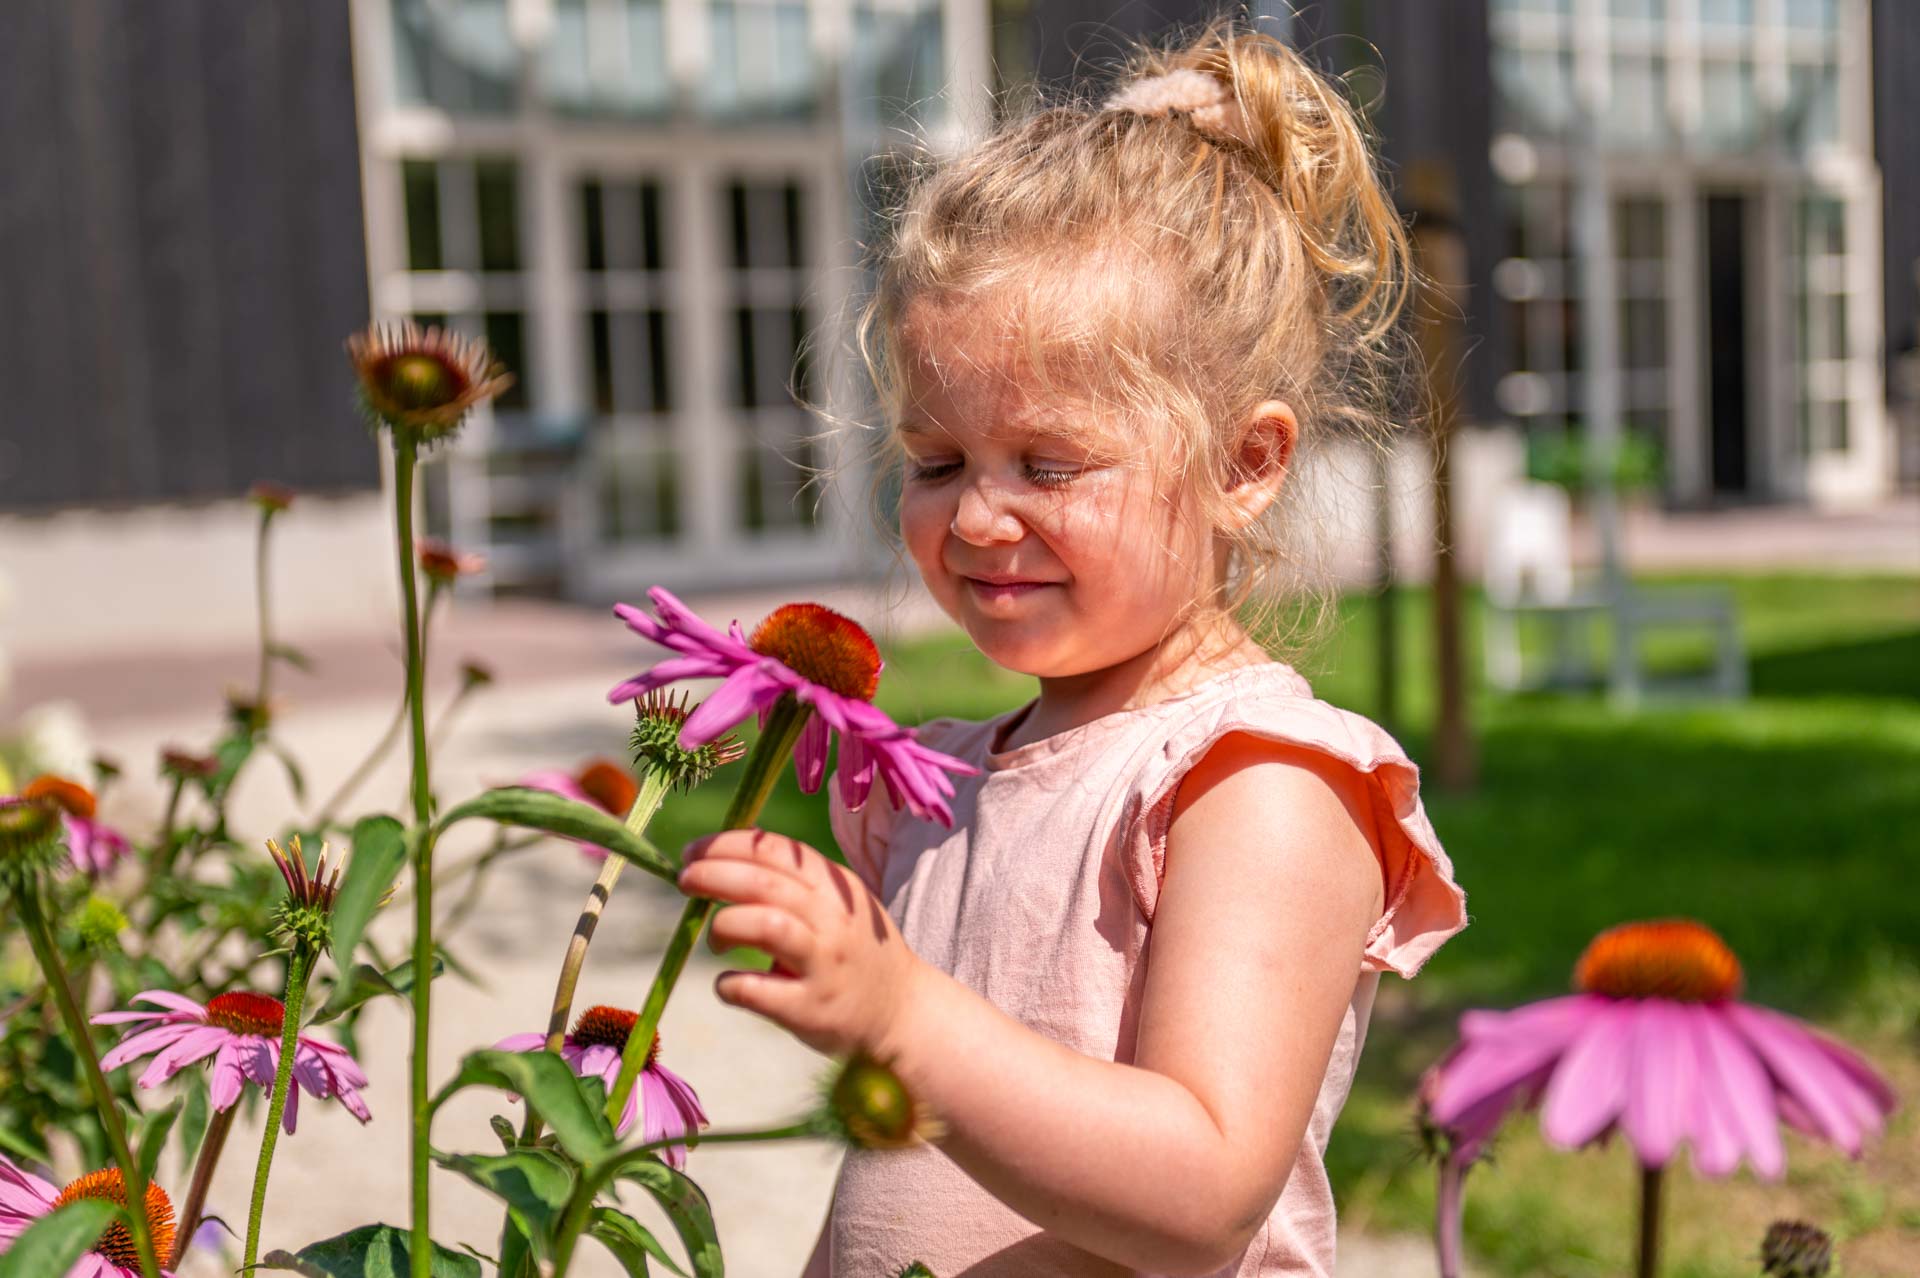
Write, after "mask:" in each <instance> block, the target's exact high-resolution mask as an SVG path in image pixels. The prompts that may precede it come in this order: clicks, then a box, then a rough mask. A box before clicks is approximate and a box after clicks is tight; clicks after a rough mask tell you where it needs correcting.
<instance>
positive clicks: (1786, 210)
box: [1490, 0, 1920, 505]
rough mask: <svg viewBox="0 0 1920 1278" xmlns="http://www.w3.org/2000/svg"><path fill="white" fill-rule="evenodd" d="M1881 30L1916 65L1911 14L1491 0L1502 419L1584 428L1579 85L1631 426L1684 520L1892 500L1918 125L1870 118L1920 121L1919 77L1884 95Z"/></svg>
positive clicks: (1856, 4)
mask: <svg viewBox="0 0 1920 1278" xmlns="http://www.w3.org/2000/svg"><path fill="white" fill-rule="evenodd" d="M1874 9H1879V10H1881V12H1880V14H1879V17H1880V18H1881V26H1882V34H1883V36H1884V38H1886V39H1888V40H1898V39H1902V38H1904V40H1905V41H1906V45H1907V48H1908V50H1909V52H1911V51H1912V35H1913V24H1914V23H1915V21H1916V20H1917V19H1920V15H1916V13H1915V9H1914V6H1912V5H1910V4H1906V3H1901V2H1900V0H1894V2H1893V3H1884V4H1878V5H1872V6H1870V5H1869V3H1868V0H1494V2H1493V5H1492V13H1491V31H1490V34H1491V38H1492V74H1493V84H1494V88H1495V91H1496V93H1495V111H1494V134H1493V137H1492V138H1491V139H1490V154H1491V156H1492V160H1493V166H1494V170H1495V175H1496V177H1497V179H1498V180H1499V184H1500V185H1499V193H1500V200H1501V203H1502V210H1503V211H1502V216H1501V225H1502V235H1503V243H1502V246H1501V251H1500V255H1499V260H1498V261H1497V263H1496V264H1495V266H1494V269H1493V274H1492V280H1491V283H1492V286H1493V289H1492V291H1493V295H1494V296H1493V304H1494V305H1495V306H1497V308H1498V309H1499V312H1500V319H1501V321H1502V322H1501V324H1500V326H1499V327H1500V329H1501V331H1502V332H1503V336H1504V349H1499V350H1496V351H1494V352H1492V354H1493V358H1494V360H1495V361H1496V363H1497V364H1498V365H1499V368H1500V370H1501V371H1500V374H1499V378H1498V382H1497V404H1498V408H1499V409H1500V410H1501V411H1502V412H1503V413H1504V414H1506V415H1508V416H1510V417H1512V418H1513V419H1514V420H1516V421H1519V422H1521V423H1522V424H1524V425H1526V426H1528V427H1529V428H1531V429H1534V430H1557V429H1561V428H1564V427H1571V428H1573V429H1578V427H1579V424H1580V419H1581V415H1582V405H1583V402H1584V399H1583V388H1582V384H1581V382H1582V371H1583V370H1582V367H1581V365H1582V359H1581V335H1580V332H1579V324H1578V309H1579V289H1580V288H1581V287H1582V283H1581V281H1582V272H1581V271H1580V269H1579V263H1578V262H1577V261H1576V260H1575V254H1574V253H1573V251H1572V248H1571V244H1572V231H1571V217H1570V208H1571V204H1572V187H1573V183H1574V179H1575V174H1576V170H1577V168H1578V166H1579V164H1580V162H1581V157H1580V154H1579V150H1580V148H1579V144H1578V133H1577V130H1576V129H1575V123H1576V120H1575V101H1576V89H1575V85H1576V82H1577V81H1578V80H1579V79H1581V78H1582V77H1585V76H1594V77H1596V78H1597V79H1599V80H1601V81H1603V82H1604V84H1605V86H1606V92H1607V102H1608V106H1607V108H1606V110H1605V111H1604V112H1603V113H1602V114H1601V116H1600V121H1599V141H1600V146H1601V149H1602V151H1603V154H1602V156H1601V158H1600V160H1599V164H1600V166H1601V169H1602V172H1603V180H1604V183H1605V188H1606V191H1607V194H1608V198H1609V199H1610V201H1611V204H1612V225H1613V231H1614V236H1613V249H1614V262H1613V270H1612V272H1611V275H1612V278H1613V280H1614V281H1615V283H1616V285H1617V294H1618V295H1617V298H1616V300H1615V304H1616V305H1617V306H1618V308H1619V315H1620V331H1621V366H1622V374H1623V376H1622V385H1621V391H1622V407H1623V410H1624V415H1625V418H1626V422H1625V424H1626V426H1627V428H1628V429H1629V430H1634V431H1639V432H1643V433H1645V434H1646V435H1648V436H1650V437H1652V438H1653V439H1655V440H1657V441H1659V442H1660V443H1661V444H1662V445H1663V447H1664V451H1665V454H1666V458H1667V495H1668V498H1669V500H1670V501H1673V502H1675V503H1680V504H1688V505H1693V504H1707V503H1711V502H1717V501H1723V500H1727V499H1735V500H1738V499H1764V500H1787V501H1804V502H1809V503H1813V504H1816V505H1854V504H1860V503H1864V502H1868V501H1872V500H1874V499H1876V498H1880V497H1883V496H1885V495H1886V494H1887V493H1888V492H1889V491H1890V489H1891V488H1892V486H1893V483H1894V480H1895V466H1894V457H1895V452H1896V448H1895V438H1894V420H1893V417H1892V415H1891V414H1890V413H1889V411H1888V405H1887V396H1886V369H1887V364H1886V362H1885V357H1886V355H1887V354H1888V352H1887V351H1886V346H1885V340H1884V339H1885V335H1886V328H1887V324H1888V321H1889V320H1890V319H1894V320H1897V319H1898V318H1900V317H1905V320H1906V323H1907V324H1908V326H1909V329H1910V325H1911V317H1912V315H1913V292H1914V290H1915V288H1916V280H1915V278H1914V275H1913V262H1912V260H1911V255H1912V254H1913V253H1914V251H1915V250H1914V246H1913V242H1912V238H1911V236H1910V235H1908V234H1905V233H1903V234H1902V235H1901V236H1900V238H1899V240H1898V242H1897V243H1898V244H1899V245H1902V246H1904V251H1905V252H1906V253H1907V254H1908V255H1909V259H1908V260H1907V261H1905V262H1895V263H1894V264H1893V265H1894V267H1895V269H1887V267H1888V264H1887V263H1886V262H1884V261H1883V257H1882V248H1883V234H1882V232H1883V227H1882V217H1883V183H1888V182H1898V183H1902V184H1905V188H1906V189H1909V190H1910V189H1911V186H1912V183H1913V182H1914V181H1915V178H1916V173H1915V165H1916V156H1915V148H1914V146H1913V139H1912V134H1911V115H1904V116H1903V115H1898V114H1892V113H1886V112H1883V113H1882V114H1881V117H1880V125H1881V127H1880V130H1879V132H1878V134H1876V129H1875V115H1876V113H1875V94H1876V85H1877V87H1878V91H1879V93H1880V95H1881V97H1882V99H1883V100H1885V99H1888V98H1891V97H1892V95H1895V94H1902V95H1908V96H1909V97H1910V95H1911V92H1912V89H1911V86H1910V85H1902V84H1900V83H1899V81H1900V80H1901V79H1903V78H1904V79H1907V80H1911V78H1912V76H1913V75H1914V74H1916V73H1920V66H1915V65H1912V64H1910V63H1909V64H1908V65H1906V66H1904V67H1902V66H1901V65H1900V64H1898V63H1896V62H1893V61H1887V62H1884V63H1883V64H1882V65H1881V66H1880V67H1879V68H1878V71H1879V73H1880V74H1879V75H1876V74H1875V71H1876V67H1875V57H1874V37H1875V22H1874V18H1875V14H1874V12H1873V10H1874ZM1883 166H1884V169H1883ZM1883 290H1895V295H1894V296H1892V297H1885V296H1883ZM1911 340H1912V338H1911V333H1910V331H1909V334H1908V337H1907V341H1908V343H1909V344H1910V343H1911Z"/></svg>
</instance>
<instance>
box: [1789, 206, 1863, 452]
mask: <svg viewBox="0 0 1920 1278" xmlns="http://www.w3.org/2000/svg"><path fill="white" fill-rule="evenodd" d="M1794 232H1795V240H1796V241H1797V243H1796V248H1797V250H1798V258H1799V263H1798V265H1799V270H1798V272H1797V276H1798V278H1797V281H1796V283H1797V288H1796V293H1797V296H1796V298H1795V302H1796V306H1795V314H1794V340H1795V345H1796V347H1797V351H1798V355H1799V360H1800V366H1799V383H1800V385H1799V395H1800V404H1799V424H1800V432H1799V433H1800V445H1801V448H1802V449H1803V450H1804V451H1806V452H1838V451H1844V450H1845V449H1846V448H1847V446H1848V421H1847V418H1848V413H1847V402H1846V389H1847V378H1846V374H1845V370H1846V368H1847V367H1848V360H1849V357H1850V356H1851V354H1852V352H1851V350H1850V349H1849V347H1848V325H1847V309H1848V306H1849V303H1850V300H1851V299H1850V298H1849V296H1848V294H1847V292H1846V275H1845V271H1844V257H1843V255H1844V254H1845V252H1846V205H1845V203H1844V202H1842V201H1841V200H1839V199H1836V198H1834V197H1832V196H1828V195H1809V196H1805V197H1803V198H1802V199H1800V200H1799V201H1798V202H1797V207H1796V209H1795V216H1794Z"/></svg>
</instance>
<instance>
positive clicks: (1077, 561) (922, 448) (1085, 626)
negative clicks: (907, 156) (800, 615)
mask: <svg viewBox="0 0 1920 1278" xmlns="http://www.w3.org/2000/svg"><path fill="white" fill-rule="evenodd" d="M902 337H903V339H904V341H903V354H904V355H905V356H906V359H905V369H904V372H905V376H906V386H905V388H904V389H905V390H906V391H907V397H906V409H905V413H904V416H903V418H902V421H901V423H900V440H901V444H902V446H903V448H904V450H905V452H906V455H907V463H906V476H905V488H904V491H903V494H902V498H901V507H900V526H901V534H902V537H903V539H904V541H905V543H906V546H907V550H908V552H909V553H910V554H912V556H913V560H914V563H915V565H916V566H917V567H918V568H919V570H920V575H921V577H922V578H923V579H924V580H925V581H926V583H927V588H928V590H929V591H930V592H931V593H932V594H933V597H934V598H935V599H936V600H938V601H939V603H940V606H941V607H942V608H944V609H945V610H946V612H947V614H948V615H949V616H951V617H952V618H953V619H954V620H955V621H957V622H958V623H959V624H960V625H961V626H962V627H963V628H964V629H965V630H966V632H967V634H968V636H969V637H971V638H972V640H973V642H974V644H975V645H976V646H977V647H979V649H980V650H981V651H982V652H984V653H985V654H986V655H987V656H988V657H989V658H991V659H992V660H993V661H995V662H997V663H998V664H1000V665H1002V666H1006V667H1008V668H1009V669H1012V670H1018V671H1020V672H1022V673H1024V674H1030V675H1036V676H1039V677H1041V678H1064V677H1070V676H1074V675H1084V674H1090V673H1093V672H1096V671H1101V670H1105V669H1108V668H1109V667H1112V666H1116V665H1118V664H1120V663H1121V662H1124V661H1127V660H1129V659H1131V658H1134V657H1137V656H1139V655H1141V654H1142V653H1145V652H1147V651H1148V650H1149V649H1151V648H1154V647H1155V646H1156V645H1158V644H1160V643H1162V642H1163V641H1164V640H1165V639H1166V638H1167V637H1168V635H1169V633H1170V632H1172V631H1173V629H1174V628H1175V623H1176V621H1177V620H1178V619H1179V618H1180V616H1181V614H1182V612H1183V610H1185V609H1186V608H1187V607H1188V605H1190V604H1192V603H1193V602H1194V601H1195V599H1196V597H1197V596H1198V595H1199V594H1200V593H1201V591H1202V590H1203V589H1204V588H1205V586H1207V585H1208V584H1209V583H1210V581H1211V574H1212V571H1213V569H1212V563H1213V546H1212V541H1213V539H1212V537H1211V536H1210V534H1209V532H1208V530H1207V529H1206V528H1205V526H1204V521H1203V520H1201V519H1200V518H1198V517H1197V514H1196V512H1195V509H1194V503H1193V502H1192V500H1191V499H1190V498H1188V497H1185V496H1183V495H1180V494H1177V493H1173V492H1168V491H1164V490H1163V487H1162V485H1160V484H1157V483H1156V482H1155V477H1156V471H1157V470H1159V469H1161V468H1156V467H1155V466H1153V465H1152V464H1151V462H1152V459H1151V458H1150V457H1147V456H1140V455H1138V454H1139V453H1140V452H1141V451H1142V450H1140V449H1139V448H1138V446H1137V445H1135V446H1132V447H1129V443H1130V441H1128V440H1126V439H1125V438H1124V437H1120V435H1121V430H1122V429H1123V428H1121V427H1119V426H1118V424H1117V423H1115V422H1113V421H1111V420H1108V421H1102V420H1100V415H1099V414H1098V412H1097V410H1096V409H1095V408H1094V407H1093V406H1092V405H1090V404H1089V403H1086V402H1083V401H1082V400H1080V399H1078V398H1076V397H1070V396H1067V395H1065V394H1063V393H1062V392H1061V391H1060V390H1059V389H1058V388H1054V389H1042V388H1038V387H1036V386H1034V382H1035V379H1034V378H1033V376H1032V375H1031V373H1030V372H1027V371H1026V368H1025V361H1024V353H1023V352H1022V350H1021V346H1020V343H1019V341H1018V340H1017V339H1015V338H1014V337H1013V336H1012V335H1011V334H1010V331H1009V330H1008V329H1006V328H1005V327H1004V326H994V325H981V324H970V323H968V322H966V320H965V319H964V317H956V316H953V315H951V314H950V313H946V312H939V311H934V310H932V309H931V308H928V307H924V306H922V305H920V304H916V305H915V306H913V307H911V308H909V311H908V321H907V323H906V325H905V326H904V331H903V334H902ZM1096 441H1098V442H1103V443H1104V447H1102V446H1099V444H1098V443H1097V442H1096ZM1115 454H1118V455H1119V459H1118V460H1116V459H1115V456H1114V455H1115Z"/></svg>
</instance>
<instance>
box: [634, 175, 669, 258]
mask: <svg viewBox="0 0 1920 1278" xmlns="http://www.w3.org/2000/svg"><path fill="white" fill-rule="evenodd" d="M662 239H663V237H662V236H661V233H660V184H659V183H657V182H642V183H641V184H640V265H641V266H643V267H645V268H646V269H647V270H649V271H659V270H664V269H665V268H666V249H665V247H664V245H663V243H662Z"/></svg>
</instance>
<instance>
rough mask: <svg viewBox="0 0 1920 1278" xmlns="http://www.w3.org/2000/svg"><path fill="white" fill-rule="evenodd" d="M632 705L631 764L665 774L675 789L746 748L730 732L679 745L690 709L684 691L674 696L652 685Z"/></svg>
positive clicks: (699, 779) (700, 778) (692, 784)
mask: <svg viewBox="0 0 1920 1278" xmlns="http://www.w3.org/2000/svg"><path fill="white" fill-rule="evenodd" d="M633 708H634V712H635V714H636V715H637V718H636V720H635V722H634V725H633V737H632V739H631V740H630V741H629V742H628V747H627V748H628V749H629V750H630V751H631V752H632V754H633V764H634V766H635V767H636V768H642V769H645V770H647V771H650V772H653V773H655V774H656V775H659V776H664V777H665V778H666V780H667V784H668V785H670V786H672V787H673V788H674V789H676V790H680V791H686V790H691V789H693V787H695V786H697V785H699V784H700V783H701V782H702V781H705V780H706V779H707V778H708V777H710V776H712V775H713V774H714V773H715V772H716V771H717V770H719V769H720V768H723V767H725V766H726V765H727V764H729V763H732V762H734V761H735V760H736V759H739V758H740V757H741V756H742V755H744V754H746V752H747V748H746V746H744V745H742V744H741V743H740V739H739V738H738V737H736V736H734V735H732V734H731V733H729V734H728V735H726V736H724V737H721V738H719V739H718V740H715V741H709V742H707V743H706V744H705V745H703V746H700V747H698V748H697V749H693V750H689V749H687V748H686V747H685V746H683V745H681V744H680V728H681V725H683V724H685V723H686V721H687V715H688V713H689V712H690V708H689V706H688V704H687V694H686V693H684V692H683V693H681V694H680V695H679V696H678V697H673V696H670V695H668V694H667V693H665V692H662V691H660V690H658V689H655V690H654V691H652V692H649V693H647V694H646V695H645V696H643V697H636V698H635V699H634V702H633Z"/></svg>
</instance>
